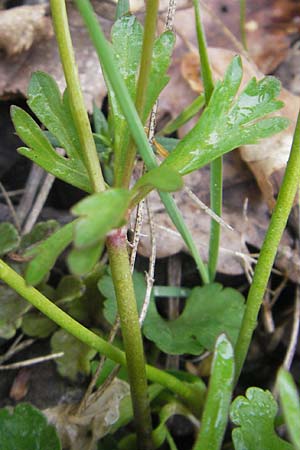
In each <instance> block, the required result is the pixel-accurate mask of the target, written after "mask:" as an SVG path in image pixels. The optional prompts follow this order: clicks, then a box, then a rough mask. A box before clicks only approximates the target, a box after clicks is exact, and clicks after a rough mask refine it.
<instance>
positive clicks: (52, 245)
mask: <svg viewBox="0 0 300 450" xmlns="http://www.w3.org/2000/svg"><path fill="white" fill-rule="evenodd" d="M73 226H74V223H73V222H71V223H69V224H67V225H65V226H63V227H62V228H60V229H59V230H58V231H56V232H55V233H53V234H52V235H51V236H50V237H49V238H48V239H46V240H45V241H43V242H41V243H40V244H38V245H37V246H36V247H33V248H31V249H30V250H28V252H26V256H27V257H32V258H33V259H32V261H30V263H29V264H28V266H27V268H26V272H25V279H26V283H28V284H30V285H33V286H35V285H37V284H39V283H40V282H41V281H42V280H43V278H44V277H45V276H46V275H47V274H48V272H49V271H50V270H51V269H52V267H53V266H54V264H55V261H56V259H57V258H58V256H59V255H60V254H61V253H62V252H63V250H64V249H65V248H66V247H67V246H68V245H69V244H70V243H71V242H72V239H73Z"/></svg>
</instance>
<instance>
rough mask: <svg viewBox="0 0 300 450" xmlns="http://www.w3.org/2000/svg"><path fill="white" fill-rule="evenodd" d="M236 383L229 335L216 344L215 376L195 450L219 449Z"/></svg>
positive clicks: (213, 373) (222, 337)
mask: <svg viewBox="0 0 300 450" xmlns="http://www.w3.org/2000/svg"><path fill="white" fill-rule="evenodd" d="M233 382H234V352H233V348H232V345H231V343H230V341H229V340H228V339H227V337H226V335H225V334H221V335H220V336H219V337H218V339H217V341H216V345H215V352H214V358H213V362H212V369H211V377H210V380H209V386H208V393H207V397H206V402H205V406H204V412H203V415H202V420H201V428H200V433H199V435H198V438H197V441H196V444H195V446H194V450H219V449H220V448H221V445H222V440H223V437H224V434H225V430H226V426H227V421H228V413H229V407H230V401H231V395H232V390H233Z"/></svg>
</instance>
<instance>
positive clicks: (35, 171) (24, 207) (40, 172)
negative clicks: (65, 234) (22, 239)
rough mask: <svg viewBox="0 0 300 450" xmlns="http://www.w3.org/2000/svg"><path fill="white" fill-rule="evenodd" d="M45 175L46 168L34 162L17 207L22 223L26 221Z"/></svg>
mask: <svg viewBox="0 0 300 450" xmlns="http://www.w3.org/2000/svg"><path fill="white" fill-rule="evenodd" d="M44 177H45V171H44V169H42V168H41V167H39V166H37V165H35V164H32V166H31V169H30V172H29V176H28V178H27V181H26V185H25V189H24V194H23V196H22V198H21V199H20V203H19V206H18V208H17V214H18V218H19V221H20V223H21V224H22V223H23V222H24V220H25V217H26V216H27V215H28V213H29V211H30V210H31V207H32V204H33V201H34V198H35V196H36V193H37V191H38V189H39V186H40V184H41V182H42V179H43V178H44Z"/></svg>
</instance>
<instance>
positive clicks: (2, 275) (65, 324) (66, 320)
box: [0, 259, 206, 410]
mask: <svg viewBox="0 0 300 450" xmlns="http://www.w3.org/2000/svg"><path fill="white" fill-rule="evenodd" d="M0 279H1V280H3V281H4V282H5V283H6V284H7V285H8V286H10V287H11V288H12V289H13V290H14V291H16V292H17V293H18V294H19V295H21V296H22V297H23V298H24V299H25V300H27V301H28V302H29V303H31V304H32V306H34V307H35V308H37V309H38V310H39V311H41V312H42V313H43V314H45V315H46V316H47V317H49V319H51V320H53V322H55V323H56V324H57V325H59V326H60V327H62V328H63V329H64V330H66V331H67V332H68V333H70V334H72V335H73V336H74V337H76V338H77V339H79V340H80V341H81V342H83V343H84V344H86V345H88V346H90V347H91V348H94V349H95V350H97V351H98V352H99V353H101V354H103V355H105V356H106V357H107V358H110V359H112V360H113V361H115V362H116V363H118V364H121V365H122V366H125V367H126V357H125V353H124V352H122V351H121V350H120V349H118V348H116V347H114V346H113V345H112V344H109V343H108V342H106V341H105V340H104V339H102V338H101V337H100V336H98V335H97V334H95V333H93V332H92V331H90V330H89V329H88V328H86V327H84V326H83V325H81V323H79V322H77V321H76V320H74V319H73V318H72V317H71V316H69V315H68V314H67V313H65V312H64V311H63V310H62V309H60V308H59V307H58V306H56V305H55V304H54V303H53V302H51V301H50V300H49V299H48V298H47V297H45V296H44V295H43V294H42V293H41V292H39V291H38V290H37V289H35V288H34V287H32V286H28V285H27V284H26V283H25V280H24V278H23V277H21V276H20V275H19V274H18V273H17V272H15V271H14V270H13V269H12V268H11V267H9V266H8V265H7V264H6V263H5V262H4V261H2V260H1V259H0ZM146 373H147V378H148V379H149V380H150V381H153V382H155V383H158V384H160V385H162V386H164V387H166V388H167V389H170V390H171V391H173V392H174V393H176V394H178V395H179V397H181V398H182V399H183V400H185V401H186V403H187V404H189V405H190V406H191V407H193V408H194V410H197V407H198V409H199V405H201V404H203V400H204V396H205V390H206V388H205V385H204V383H203V385H202V389H201V393H200V396H198V397H197V396H195V391H194V389H193V388H192V387H191V386H190V385H188V384H187V383H184V382H182V381H180V380H178V379H177V378H175V377H174V376H172V375H171V374H169V373H167V372H165V371H162V370H160V369H157V368H156V367H152V366H149V365H146ZM199 397H200V398H199Z"/></svg>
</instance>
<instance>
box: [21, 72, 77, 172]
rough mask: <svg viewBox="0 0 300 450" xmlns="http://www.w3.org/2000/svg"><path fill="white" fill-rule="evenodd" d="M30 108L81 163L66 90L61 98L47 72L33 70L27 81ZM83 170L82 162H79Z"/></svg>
mask: <svg viewBox="0 0 300 450" xmlns="http://www.w3.org/2000/svg"><path fill="white" fill-rule="evenodd" d="M27 103H28V105H29V107H30V109H31V110H32V111H33V112H34V114H35V115H36V116H37V117H38V118H39V120H40V121H41V122H42V123H43V124H44V125H45V127H46V128H47V129H48V130H49V131H50V133H52V134H53V136H55V137H56V139H57V140H58V142H59V143H60V145H61V147H62V148H64V149H65V150H66V153H67V155H68V156H69V158H74V160H76V161H78V163H80V159H81V161H82V163H83V156H82V154H81V149H80V142H79V138H78V135H77V131H76V127H75V124H74V121H73V118H72V114H71V111H70V107H69V101H68V95H67V91H66V92H65V95H64V98H63V99H62V96H61V93H60V90H59V88H58V86H57V83H56V81H55V80H54V79H53V78H52V77H51V76H50V75H48V74H47V73H44V72H35V73H34V74H33V75H32V77H31V79H30V83H29V88H28V101H27ZM81 167H82V169H83V170H84V166H83V164H81Z"/></svg>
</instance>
